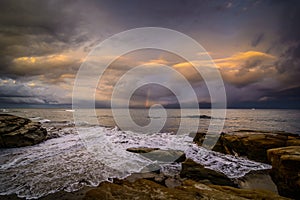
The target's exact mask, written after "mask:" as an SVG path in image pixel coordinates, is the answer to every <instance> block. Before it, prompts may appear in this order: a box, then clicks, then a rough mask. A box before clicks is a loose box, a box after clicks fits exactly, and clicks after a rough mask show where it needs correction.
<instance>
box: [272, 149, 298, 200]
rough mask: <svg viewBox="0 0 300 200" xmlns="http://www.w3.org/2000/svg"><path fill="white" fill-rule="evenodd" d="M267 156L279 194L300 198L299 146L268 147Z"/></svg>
mask: <svg viewBox="0 0 300 200" xmlns="http://www.w3.org/2000/svg"><path fill="white" fill-rule="evenodd" d="M268 158H269V160H270V162H271V163H272V171H271V173H270V174H271V176H272V179H273V180H274V182H275V183H276V185H277V188H278V192H279V194H280V195H283V196H287V197H290V198H295V199H300V167H299V166H300V146H289V147H282V148H275V149H269V150H268Z"/></svg>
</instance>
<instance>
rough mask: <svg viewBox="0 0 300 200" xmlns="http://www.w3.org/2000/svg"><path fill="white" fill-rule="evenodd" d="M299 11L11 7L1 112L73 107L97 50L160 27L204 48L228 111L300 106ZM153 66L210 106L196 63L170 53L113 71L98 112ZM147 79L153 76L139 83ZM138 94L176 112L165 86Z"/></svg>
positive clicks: (5, 13) (4, 18)
mask: <svg viewBox="0 0 300 200" xmlns="http://www.w3.org/2000/svg"><path fill="white" fill-rule="evenodd" d="M299 9H300V3H299V1H296V0H295V1H259V0H258V1H231V0H229V1H193V0H192V1H181V0H178V1H177V0H176V1H169V0H167V1H163V2H160V1H144V0H141V1H140V0H139V1H138V0H133V1H131V2H130V3H128V2H127V1H120V2H115V1H96V0H95V1H94V0H88V1H73V2H72V3H71V2H70V1H58V0H57V1H56V0H50V1H37V0H29V1H15V0H7V1H5V0H4V1H1V2H0V68H1V72H0V104H1V105H2V106H4V107H5V106H8V105H10V104H11V105H13V104H24V105H29V104H44V105H50V104H70V103H71V97H72V88H73V83H74V80H75V76H76V73H77V70H78V69H79V67H80V65H81V63H82V62H83V61H84V59H85V57H86V55H87V54H88V52H89V51H90V50H92V49H93V48H94V47H95V46H96V45H97V44H99V43H100V42H101V41H103V40H104V39H106V38H107V37H109V36H111V35H113V34H116V33H118V32H120V31H125V30H128V29H131V28H136V27H143V26H157V27H165V28H171V29H174V30H177V31H180V32H183V33H185V34H187V35H189V36H191V37H192V38H194V39H195V40H197V41H198V42H199V43H200V44H202V45H203V46H204V48H206V50H207V51H208V52H209V54H210V56H211V57H212V59H213V60H214V61H215V63H216V65H217V66H218V68H219V70H220V72H221V74H222V76H223V79H224V82H225V87H226V91H227V97H228V102H229V106H235V105H238V106H239V107H251V106H256V107H260V105H261V107H266V106H270V107H292V108H295V107H297V108H299V107H300V105H299V103H298V102H300V101H299V100H300V98H299V96H300V94H299V87H300V83H299V80H298V79H299V77H300V60H299V59H300V28H299V26H298V22H299V20H300V13H299ZM195 62H197V61H195ZM145 63H150V64H155V63H158V64H166V65H169V66H170V67H172V68H173V69H175V70H177V71H178V72H180V73H182V74H183V75H184V76H185V77H186V78H187V79H188V80H189V81H190V83H191V85H192V86H193V88H194V89H195V91H197V95H198V99H199V102H200V103H208V102H209V101H210V100H209V95H208V92H207V89H206V86H205V83H204V82H203V80H202V77H201V76H200V75H199V74H197V73H196V71H195V70H194V69H193V67H192V66H191V64H190V63H186V61H185V60H183V59H182V58H180V57H179V56H176V55H172V54H170V53H167V52H162V51H155V50H152V51H151V50H143V51H141V52H133V53H131V54H128V55H124V56H122V57H121V58H119V59H118V60H116V61H115V62H114V63H112V65H111V66H110V68H109V70H108V71H107V72H106V73H105V77H104V78H103V79H102V80H100V82H99V86H98V89H97V91H96V97H97V102H98V105H105V106H107V105H109V104H110V103H109V101H110V97H111V93H112V90H113V87H114V84H115V83H116V82H117V81H118V79H119V78H120V77H121V76H122V74H124V73H126V71H128V70H129V69H131V68H132V67H134V66H137V65H140V64H145ZM152 70H155V68H153V69H152ZM143 76H147V74H143V75H141V77H139V78H143ZM159 76H161V75H160V74H159V75H158V76H157V78H159ZM134 95H135V96H134V97H133V98H132V101H133V104H136V105H145V102H146V101H147V102H148V104H149V103H150V104H151V103H164V104H166V105H176V104H177V99H176V97H175V96H174V95H173V94H172V93H171V92H170V91H169V90H167V89H164V88H160V87H157V86H151V85H149V86H145V87H144V88H141V89H139V90H137V91H136V93H135V94H134ZM83 100H84V97H83Z"/></svg>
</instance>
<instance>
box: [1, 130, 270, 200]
mask: <svg viewBox="0 0 300 200" xmlns="http://www.w3.org/2000/svg"><path fill="white" fill-rule="evenodd" d="M78 131H80V137H79V135H78V134H75V133H74V132H76V130H75V128H74V127H66V128H63V129H59V130H57V132H58V133H57V135H59V136H60V137H56V138H52V139H49V140H47V141H45V142H43V143H41V144H38V145H35V146H30V147H22V148H13V149H2V150H1V152H0V165H1V168H0V174H1V176H0V182H1V185H0V194H1V195H5V194H13V193H15V194H17V195H18V196H19V197H26V198H29V199H30V198H38V197H42V196H45V195H47V194H49V193H54V192H57V191H60V190H65V191H75V190H78V189H80V188H81V187H82V186H84V185H89V186H97V185H98V184H99V183H100V182H102V181H110V180H111V179H112V178H124V177H126V176H128V175H130V174H131V173H134V172H139V171H140V170H141V169H143V168H144V167H146V166H149V165H150V164H156V165H159V166H160V168H161V169H162V172H163V173H165V174H176V173H178V172H179V171H180V169H181V165H180V164H174V163H164V162H157V161H153V160H150V159H148V158H146V157H143V156H142V155H139V154H135V153H130V152H128V151H126V149H127V148H129V147H157V148H160V149H164V150H169V149H172V150H181V151H184V152H185V153H186V157H188V158H191V159H193V160H194V161H195V162H197V163H201V164H203V165H205V166H206V167H208V168H211V169H214V170H216V171H220V172H223V173H224V174H226V175H227V176H228V177H230V178H236V177H240V176H243V175H244V174H246V173H247V172H249V171H251V170H261V169H269V168H270V167H271V166H269V165H266V164H262V163H257V162H254V161H249V160H247V159H243V158H237V157H234V156H229V155H223V154H220V153H216V152H212V151H209V150H207V149H204V148H202V147H198V146H196V145H195V144H193V143H192V138H190V137H188V136H186V135H174V134H172V133H156V134H139V133H134V132H130V131H127V132H123V131H118V130H117V129H107V128H104V127H98V126H97V127H81V128H79V129H78ZM52 132H55V131H52ZM81 139H84V140H81ZM83 141H84V142H83ZM86 147H87V149H88V150H87V149H86Z"/></svg>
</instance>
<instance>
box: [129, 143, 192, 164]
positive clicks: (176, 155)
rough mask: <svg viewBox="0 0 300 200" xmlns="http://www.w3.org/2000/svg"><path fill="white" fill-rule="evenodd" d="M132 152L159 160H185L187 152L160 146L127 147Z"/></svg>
mask: <svg viewBox="0 0 300 200" xmlns="http://www.w3.org/2000/svg"><path fill="white" fill-rule="evenodd" d="M126 151H129V152H132V153H139V154H141V155H142V156H144V157H146V158H148V159H150V160H154V161H159V162H183V161H185V159H186V157H185V153H184V152H183V151H179V150H161V149H159V148H148V147H136V148H135V147H132V148H128V149H126Z"/></svg>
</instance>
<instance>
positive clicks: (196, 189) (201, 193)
mask: <svg viewBox="0 0 300 200" xmlns="http://www.w3.org/2000/svg"><path fill="white" fill-rule="evenodd" d="M0 122H1V123H0V148H11V147H21V146H27V145H34V144H37V143H40V142H42V141H44V140H46V139H48V138H51V137H48V136H47V131H46V130H45V129H44V128H43V127H42V125H41V124H40V123H36V122H32V121H31V120H29V119H25V118H21V117H16V116H13V115H7V114H2V115H0ZM191 136H192V137H193V138H194V140H193V141H194V142H195V143H196V144H198V145H199V146H201V145H202V142H203V140H204V138H206V139H210V138H212V139H214V137H216V136H215V135H206V134H205V133H196V134H191ZM213 150H214V151H217V152H221V153H224V154H230V155H235V156H241V157H247V158H248V159H250V160H254V161H258V162H263V163H268V164H271V165H272V169H271V170H262V171H252V172H250V173H248V174H246V175H245V176H244V177H242V178H239V179H230V178H228V177H227V176H226V175H224V174H222V173H221V172H217V171H214V170H212V169H208V168H205V167H204V166H203V165H201V164H198V163H196V162H194V161H193V160H191V159H189V158H186V156H185V154H184V152H182V151H176V150H161V149H159V148H147V147H133V148H128V149H127V151H129V152H131V153H138V154H143V156H145V157H147V158H149V159H153V160H158V161H159V160H163V161H171V162H172V161H174V162H176V163H180V164H181V166H182V167H181V170H180V171H179V172H178V173H176V174H171V175H170V174H164V173H163V172H162V171H161V170H159V169H158V170H157V169H156V170H155V171H153V172H146V173H138V174H132V175H130V176H128V177H127V178H125V179H123V180H119V179H113V181H112V182H102V183H101V184H100V185H99V186H98V187H96V188H89V187H85V188H84V189H81V190H79V191H77V192H71V193H68V192H63V191H62V192H58V193H54V194H50V195H48V196H45V197H42V198H41V199H133V198H137V199H288V198H292V199H299V198H300V194H299V191H300V177H299V175H300V171H299V170H300V168H299V166H300V137H299V136H298V135H295V134H291V133H286V132H269V131H253V130H241V131H235V132H231V133H222V134H221V136H220V137H219V139H218V142H217V143H216V145H215V146H214V148H213ZM175 158H176V159H175ZM148 171H149V170H148ZM274 183H275V184H276V185H275V184H274ZM277 191H278V193H279V195H278V194H276V193H277ZM280 195H281V196H280ZM0 198H1V199H20V198H18V197H16V196H15V195H7V196H0Z"/></svg>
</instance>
